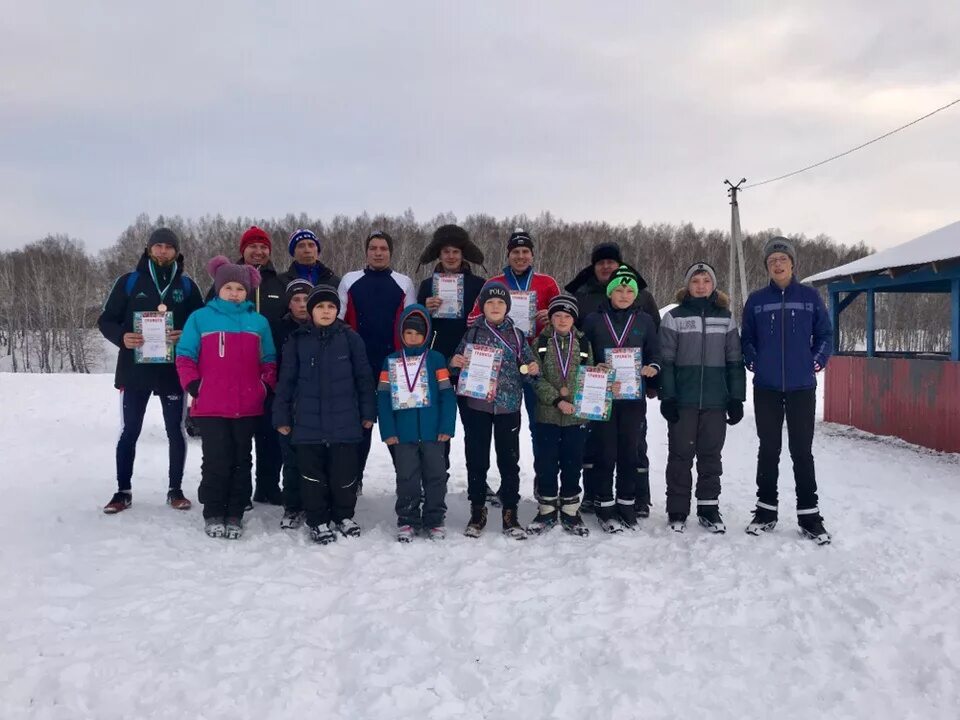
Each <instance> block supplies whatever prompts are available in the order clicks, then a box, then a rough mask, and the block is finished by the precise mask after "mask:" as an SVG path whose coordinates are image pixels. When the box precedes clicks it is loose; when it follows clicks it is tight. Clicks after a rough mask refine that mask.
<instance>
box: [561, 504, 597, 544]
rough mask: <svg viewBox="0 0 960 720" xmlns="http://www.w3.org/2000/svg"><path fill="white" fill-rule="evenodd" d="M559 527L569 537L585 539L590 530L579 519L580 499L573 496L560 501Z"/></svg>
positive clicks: (581, 519) (580, 518)
mask: <svg viewBox="0 0 960 720" xmlns="http://www.w3.org/2000/svg"><path fill="white" fill-rule="evenodd" d="M560 526H561V527H562V528H563V529H564V531H566V532H568V533H570V534H571V535H579V536H580V537H586V536H587V535H589V534H590V530H589V529H588V528H587V526H586V525H584V523H583V518H582V517H580V497H579V496H577V495H574V496H572V497H565V498H563V499H562V500H561V501H560Z"/></svg>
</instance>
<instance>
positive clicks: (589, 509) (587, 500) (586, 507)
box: [580, 495, 597, 515]
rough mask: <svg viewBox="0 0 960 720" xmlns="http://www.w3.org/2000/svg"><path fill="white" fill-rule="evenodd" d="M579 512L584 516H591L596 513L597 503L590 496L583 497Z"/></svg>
mask: <svg viewBox="0 0 960 720" xmlns="http://www.w3.org/2000/svg"><path fill="white" fill-rule="evenodd" d="M580 512H581V513H583V514H584V515H593V514H595V513H596V512H597V501H596V500H595V499H594V498H593V496H592V495H584V496H583V502H582V503H580Z"/></svg>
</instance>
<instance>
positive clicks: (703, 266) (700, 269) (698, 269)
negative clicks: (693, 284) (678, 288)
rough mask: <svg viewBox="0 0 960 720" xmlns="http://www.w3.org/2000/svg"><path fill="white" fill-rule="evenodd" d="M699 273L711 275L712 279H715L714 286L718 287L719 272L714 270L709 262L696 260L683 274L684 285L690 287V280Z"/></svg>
mask: <svg viewBox="0 0 960 720" xmlns="http://www.w3.org/2000/svg"><path fill="white" fill-rule="evenodd" d="M697 273H706V274H707V275H709V276H710V279H711V280H713V287H714V288H716V287H717V272H716V270H714V269H713V268H712V267H710V265H709V264H708V263H705V262H702V261H700V262H695V263H694V264H693V265H691V266H690V267H688V268H687V271H686V272H685V273H684V274H683V286H684V287H690V280H691V279H692V278H693V276H694V275H696V274H697Z"/></svg>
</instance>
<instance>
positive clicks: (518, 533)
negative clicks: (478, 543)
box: [503, 508, 527, 540]
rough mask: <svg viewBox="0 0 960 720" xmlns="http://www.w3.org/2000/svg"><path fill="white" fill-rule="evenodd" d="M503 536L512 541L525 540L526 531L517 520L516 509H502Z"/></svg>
mask: <svg viewBox="0 0 960 720" xmlns="http://www.w3.org/2000/svg"><path fill="white" fill-rule="evenodd" d="M503 534H504V535H506V536H507V537H510V538H513V539H514V540H526V539H527V531H526V530H524V529H523V526H522V525H521V524H520V521H519V520H517V509H516V508H504V509H503Z"/></svg>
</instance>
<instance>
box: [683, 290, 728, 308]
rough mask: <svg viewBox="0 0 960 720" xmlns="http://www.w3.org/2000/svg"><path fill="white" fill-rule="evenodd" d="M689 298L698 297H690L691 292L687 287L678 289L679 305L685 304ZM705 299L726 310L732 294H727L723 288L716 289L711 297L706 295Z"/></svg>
mask: <svg viewBox="0 0 960 720" xmlns="http://www.w3.org/2000/svg"><path fill="white" fill-rule="evenodd" d="M687 299H690V300H695V299H697V298H692V297H690V293H689V292H688V291H687V289H686V288H680V289H679V290H677V296H676V300H677V304H678V305H683V303H684V302H685V301H686V300H687ZM703 299H704V300H708V301H709V302H711V303H713V305H715V306H716V307H718V308H720V309H721V310H726V309H728V308H729V307H730V296H729V295H727V294H726V293H725V292H723V291H722V290H714V291H713V292H712V293H711V294H710V296H709V297H706V298H703Z"/></svg>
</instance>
